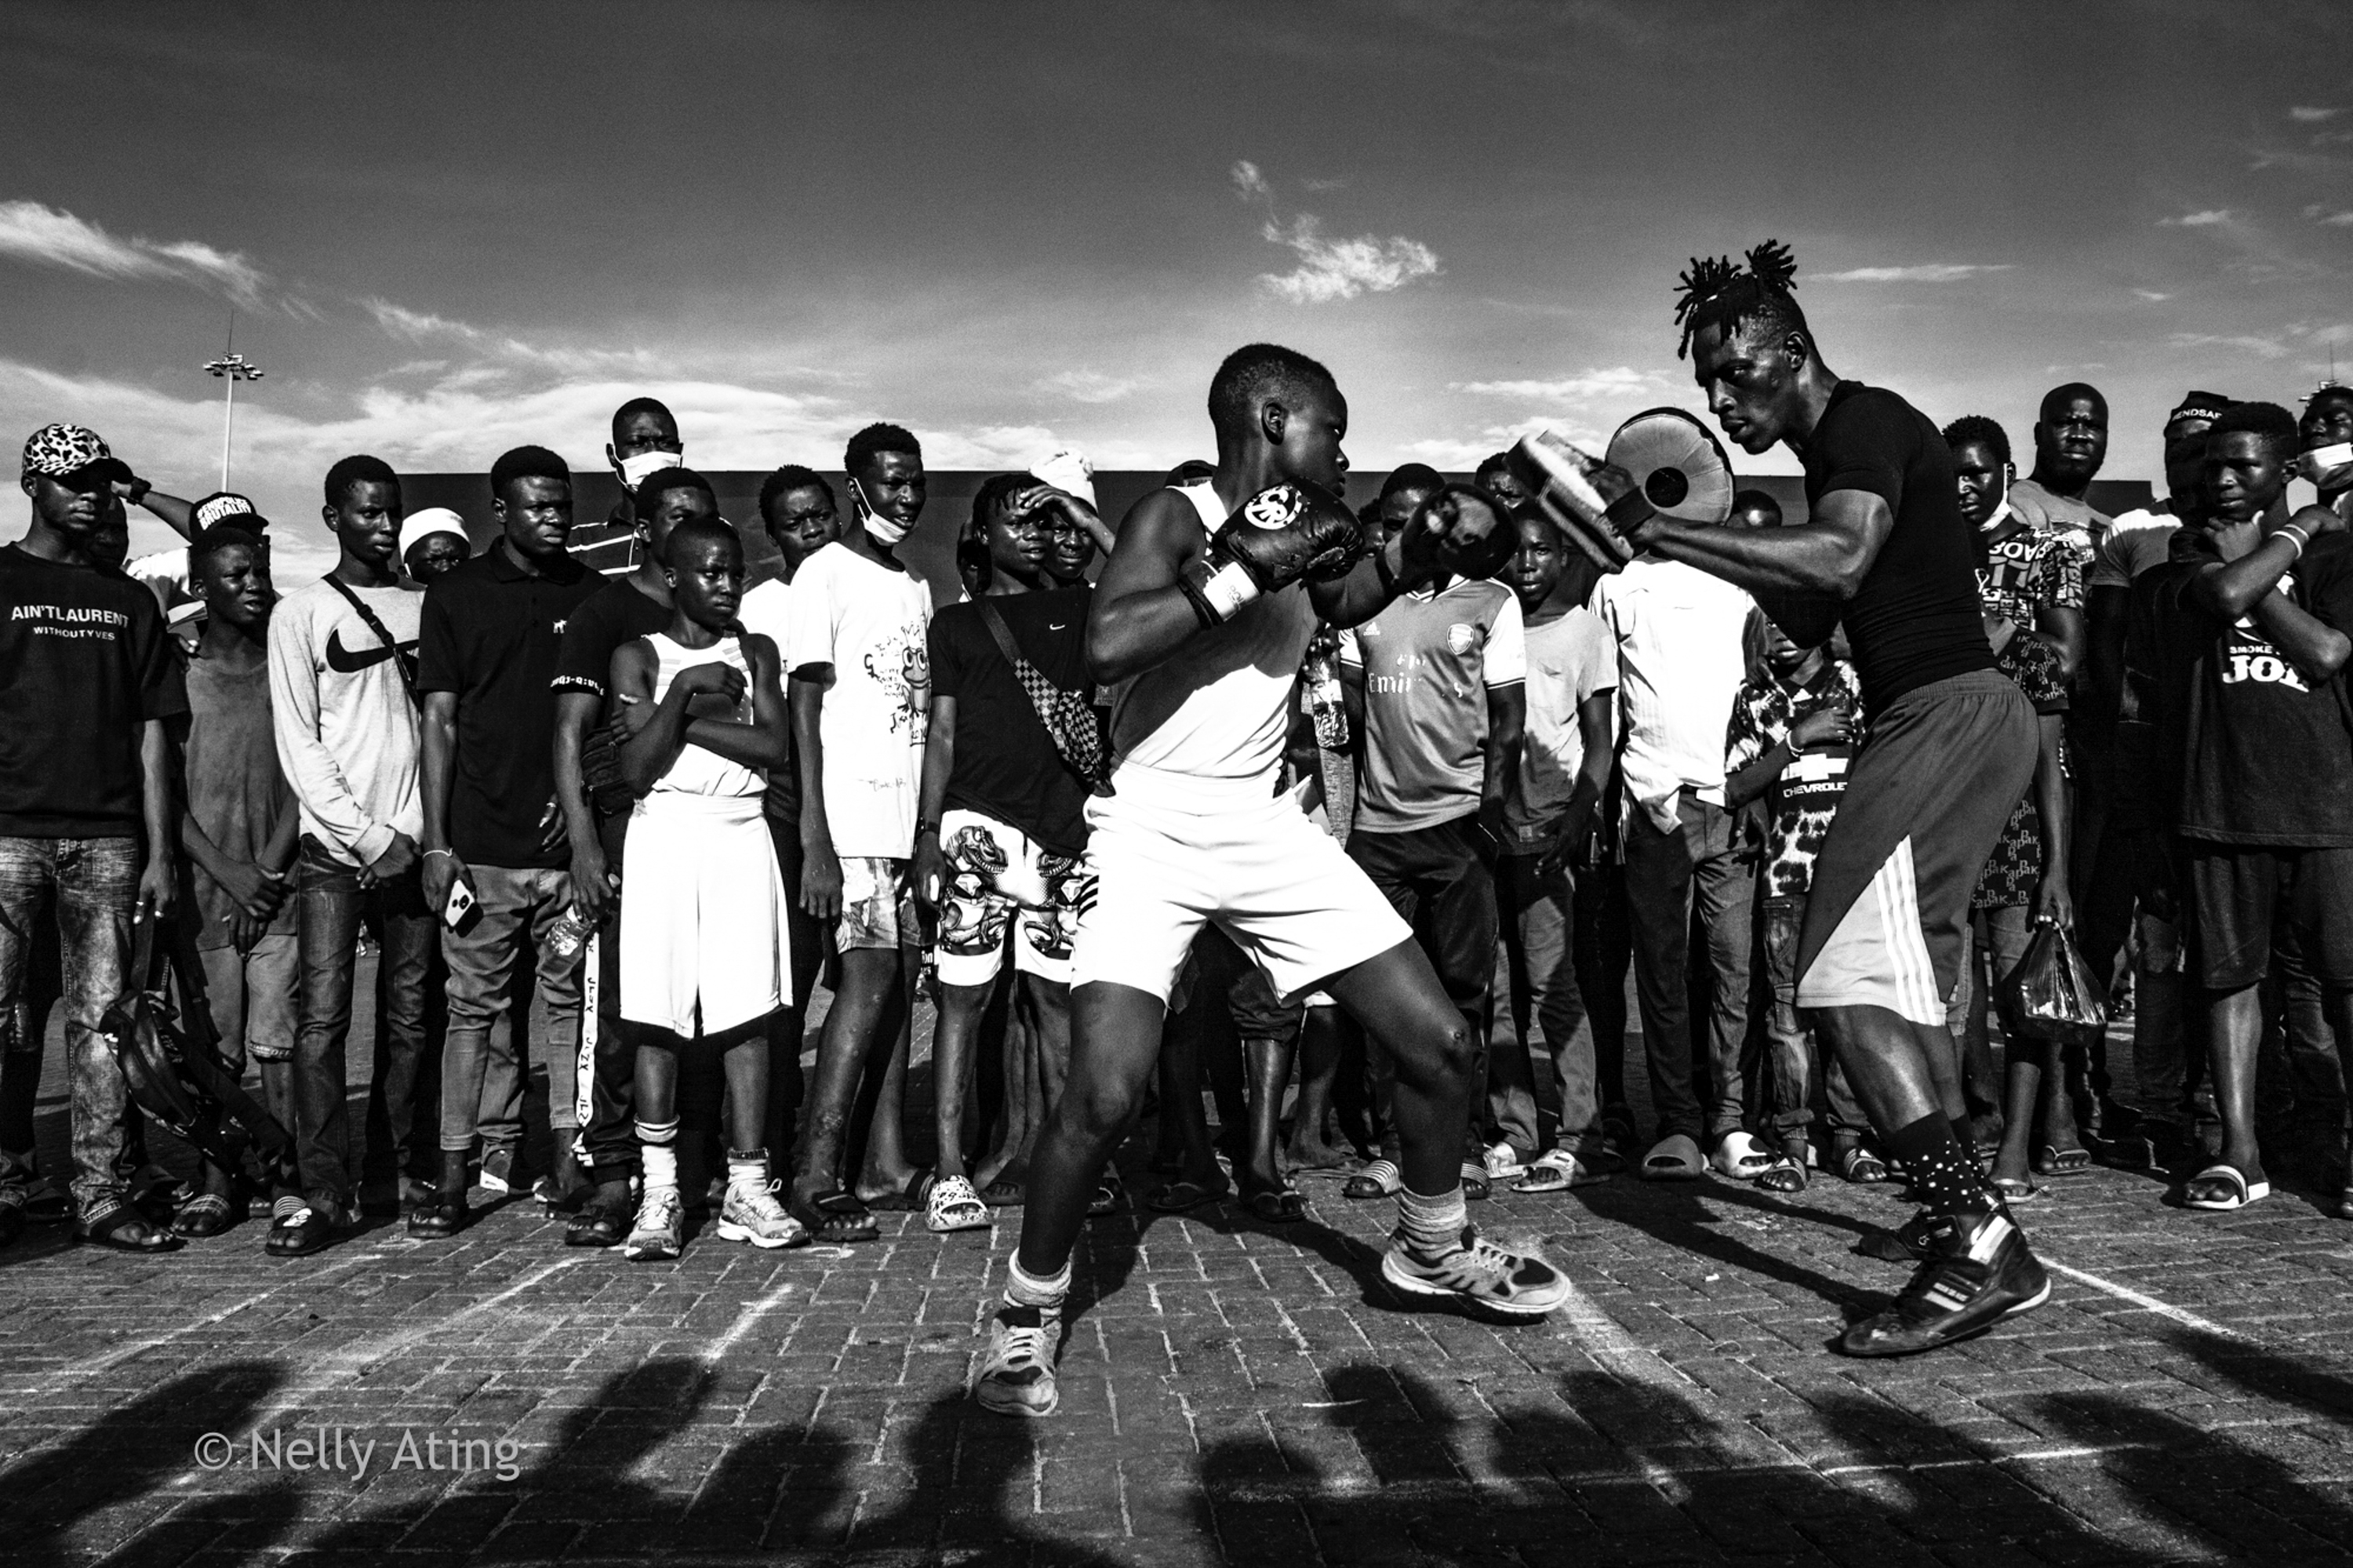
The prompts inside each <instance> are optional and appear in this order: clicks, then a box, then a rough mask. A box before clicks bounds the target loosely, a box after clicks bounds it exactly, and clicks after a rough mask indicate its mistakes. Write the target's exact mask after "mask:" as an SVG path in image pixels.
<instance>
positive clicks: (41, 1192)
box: [25, 1176, 73, 1225]
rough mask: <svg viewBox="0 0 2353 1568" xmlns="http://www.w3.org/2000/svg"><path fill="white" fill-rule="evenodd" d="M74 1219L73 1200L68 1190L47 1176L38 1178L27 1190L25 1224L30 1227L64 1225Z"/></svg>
mask: <svg viewBox="0 0 2353 1568" xmlns="http://www.w3.org/2000/svg"><path fill="white" fill-rule="evenodd" d="M72 1218H73V1200H72V1199H71V1198H69V1197H68V1196H67V1195H66V1190H65V1189H64V1188H63V1187H60V1186H58V1184H57V1183H56V1182H55V1181H51V1180H50V1179H49V1178H47V1176H36V1177H35V1178H33V1184H32V1185H31V1186H30V1187H27V1188H26V1190H25V1223H26V1224H28V1225H62V1224H65V1223H66V1222H68V1221H69V1220H70V1219H72Z"/></svg>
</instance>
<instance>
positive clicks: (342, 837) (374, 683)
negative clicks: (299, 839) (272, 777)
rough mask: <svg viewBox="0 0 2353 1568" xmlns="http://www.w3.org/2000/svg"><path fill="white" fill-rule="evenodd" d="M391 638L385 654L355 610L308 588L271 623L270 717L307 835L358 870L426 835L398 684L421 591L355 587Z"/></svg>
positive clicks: (406, 704) (329, 592)
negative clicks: (403, 837) (396, 844)
mask: <svg viewBox="0 0 2353 1568" xmlns="http://www.w3.org/2000/svg"><path fill="white" fill-rule="evenodd" d="M352 591H353V593H356V594H357V595H359V597H360V599H361V601H362V602H364V604H366V606H367V607H368V609H371V610H373V611H374V612H375V617H376V619H377V620H380V621H382V622H383V623H384V629H385V630H386V631H389V632H390V633H392V640H393V643H394V644H395V646H394V647H393V648H391V649H387V648H386V647H385V641H384V639H383V638H381V637H379V636H377V635H376V633H375V630H374V629H372V628H371V627H370V626H369V625H368V623H367V621H366V620H364V618H362V616H361V615H360V613H359V611H357V610H356V609H353V608H352V605H351V601H350V600H348V599H345V598H343V595H342V594H341V593H338V592H337V591H336V590H335V587H334V585H333V584H332V583H329V582H326V581H324V580H323V579H322V580H321V581H318V582H310V583H304V584H303V585H302V586H301V588H296V589H294V590H293V591H292V592H290V593H289V594H287V595H286V597H285V598H283V599H280V600H279V601H278V608H277V609H274V610H272V611H271V612H270V615H269V705H270V719H271V724H272V726H273V727H274V728H275V729H276V732H277V737H278V763H279V766H280V767H281V768H284V769H285V770H286V779H287V782H288V783H290V784H291V785H292V786H293V788H294V800H295V804H296V806H297V808H298V809H299V810H300V813H301V829H302V833H303V835H304V836H305V837H307V838H311V839H313V840H316V841H317V842H318V844H319V847H320V848H321V849H322V850H324V851H325V852H326V853H327V854H328V855H330V856H331V857H332V858H333V859H334V860H336V861H338V862H340V863H343V864H344V865H355V866H356V865H365V864H367V863H369V862H371V861H373V860H375V858H376V857H377V856H378V855H380V854H382V853H384V852H385V849H386V848H387V847H389V846H390V844H391V843H392V835H393V834H394V833H395V832H403V833H406V834H407V835H408V836H409V837H410V838H412V839H413V838H415V837H417V835H418V834H419V833H421V832H424V831H425V810H424V804H423V799H422V797H421V796H420V794H419V793H418V783H419V779H418V751H417V704H416V701H415V699H413V698H412V697H410V695H409V694H408V683H407V682H406V679H405V678H404V677H403V674H402V665H403V663H404V662H406V661H411V660H414V659H415V658H416V657H417V623H418V618H419V616H420V615H421V613H422V610H423V606H424V600H425V591H424V590H423V589H422V588H418V587H417V585H416V584H414V583H403V584H401V585H400V586H399V587H397V588H353V590H352Z"/></svg>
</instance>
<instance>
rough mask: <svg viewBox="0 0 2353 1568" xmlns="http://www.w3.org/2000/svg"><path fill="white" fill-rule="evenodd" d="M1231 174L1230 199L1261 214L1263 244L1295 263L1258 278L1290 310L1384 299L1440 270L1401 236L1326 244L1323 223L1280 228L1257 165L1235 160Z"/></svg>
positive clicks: (1299, 220)
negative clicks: (1366, 297)
mask: <svg viewBox="0 0 2353 1568" xmlns="http://www.w3.org/2000/svg"><path fill="white" fill-rule="evenodd" d="M1230 173H1231V177H1232V179H1233V182H1234V191H1235V194H1236V195H1238V196H1240V197H1241V198H1242V199H1243V200H1244V201H1248V202H1252V203H1255V204H1258V205H1260V206H1263V207H1265V208H1266V222H1265V223H1264V224H1263V225H1261V228H1260V229H1259V233H1260V234H1261V236H1262V237H1263V238H1265V239H1266V240H1267V241H1268V243H1270V244H1273V245H1282V246H1286V247H1288V248H1289V249H1291V250H1293V252H1295V253H1296V254H1297V255H1298V257H1299V265H1298V266H1296V267H1294V268H1293V269H1292V270H1290V271H1288V272H1265V273H1261V274H1260V276H1259V282H1260V283H1261V285H1262V286H1263V287H1264V288H1265V289H1266V290H1267V291H1269V292H1270V293H1272V294H1274V295H1275V296H1277V297H1278V298H1281V299H1284V300H1288V301H1290V302H1292V303H1293V304H1294V305H1322V304H1329V303H1330V302H1333V301H1335V300H1353V299H1355V298H1356V296H1357V295H1359V294H1366V293H1371V294H1386V293H1388V292H1389V291H1392V290H1396V289H1401V288H1403V287H1405V286H1406V285H1407V284H1408V283H1410V282H1412V281H1414V280H1415V279H1417V278H1428V277H1433V276H1435V275H1436V274H1437V273H1439V272H1440V270H1443V269H1442V268H1441V267H1440V264H1439V260H1438V252H1437V251H1435V250H1432V249H1430V247H1429V246H1427V245H1424V244H1423V243H1422V242H1421V241H1419V239H1409V238H1406V237H1405V236H1404V235H1401V234H1399V235H1392V236H1390V237H1389V238H1387V239H1383V238H1379V237H1378V236H1377V235H1371V234H1365V235H1359V236H1357V237H1356V238H1353V239H1332V238H1326V237H1325V236H1324V226H1323V221H1322V220H1321V219H1320V218H1318V217H1316V216H1315V215H1314V213H1307V212H1303V213H1301V214H1299V215H1298V216H1297V217H1293V219H1292V220H1291V221H1290V222H1289V223H1285V222H1283V221H1282V219H1281V218H1280V217H1277V216H1276V214H1275V210H1274V191H1273V188H1272V187H1271V185H1268V184H1267V180H1266V176H1265V175H1261V173H1259V168H1258V165H1257V164H1253V163H1251V162H1250V160H1249V159H1247V158H1242V159H1238V160H1237V161H1236V162H1235V164H1234V166H1233V168H1232V170H1231V171H1230Z"/></svg>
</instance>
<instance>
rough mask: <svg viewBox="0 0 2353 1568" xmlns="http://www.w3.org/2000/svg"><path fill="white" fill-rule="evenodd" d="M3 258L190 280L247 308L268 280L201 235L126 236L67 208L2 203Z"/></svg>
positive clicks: (94, 273)
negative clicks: (189, 237) (146, 237)
mask: <svg viewBox="0 0 2353 1568" xmlns="http://www.w3.org/2000/svg"><path fill="white" fill-rule="evenodd" d="M0 256H6V257H10V258H13V259H14V260H19V261H26V262H30V263H32V264H33V265H35V266H43V267H62V268H65V269H66V270H69V271H74V272H82V273H86V274H88V275H89V276H90V277H93V278H120V279H125V280H137V281H169V282H181V283H192V284H195V285H196V286H197V287H200V288H206V287H209V288H213V289H217V290H219V291H221V292H222V293H224V294H227V296H228V297H229V298H230V299H232V300H234V301H235V302H237V303H238V304H239V305H242V306H244V307H246V308H247V309H249V310H250V309H259V308H260V306H261V304H262V289H263V288H264V286H265V285H267V284H268V282H269V274H267V273H265V272H263V271H262V270H260V269H259V268H258V267H256V266H255V265H254V264H253V263H252V262H250V261H248V260H246V259H245V257H244V256H243V255H241V254H240V253H238V252H237V251H234V250H221V249H216V248H215V247H213V246H210V245H207V244H206V243H205V242H204V241H203V240H200V239H174V240H154V239H145V238H136V237H134V238H129V239H123V238H118V237H116V236H115V235H112V234H110V233H108V232H107V231H106V230H105V229H103V228H100V227H99V226H98V225H97V224H95V223H91V222H90V221H88V220H87V219H85V218H79V217H75V216H74V215H73V214H72V213H69V212H68V211H66V210H65V209H64V208H63V207H48V206H46V205H44V204H43V203H40V202H37V201H7V202H0Z"/></svg>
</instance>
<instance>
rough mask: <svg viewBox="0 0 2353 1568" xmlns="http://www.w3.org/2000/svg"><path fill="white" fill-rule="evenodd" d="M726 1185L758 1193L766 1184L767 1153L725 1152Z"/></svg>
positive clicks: (763, 1151) (765, 1151) (752, 1150)
mask: <svg viewBox="0 0 2353 1568" xmlns="http://www.w3.org/2000/svg"><path fill="white" fill-rule="evenodd" d="M727 1184H728V1185H729V1186H730V1187H744V1188H748V1189H750V1190H751V1191H753V1192H758V1191H760V1190H761V1189H763V1188H765V1186H767V1184H768V1151H767V1150H765V1149H731V1150H728V1151H727Z"/></svg>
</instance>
